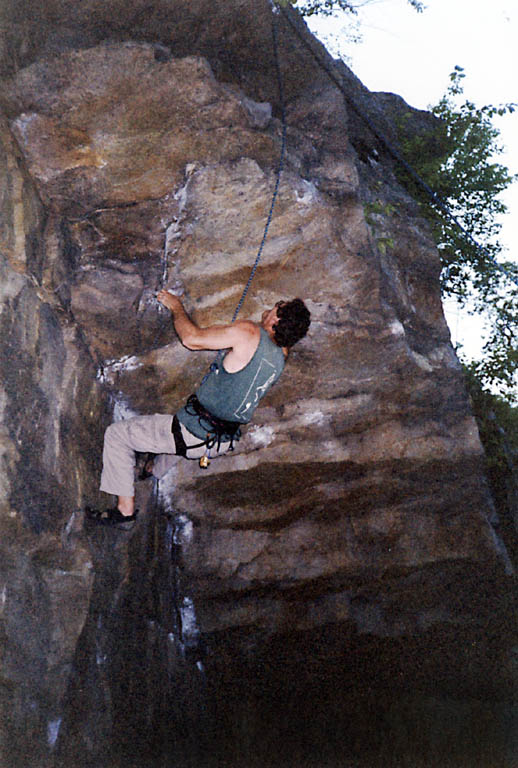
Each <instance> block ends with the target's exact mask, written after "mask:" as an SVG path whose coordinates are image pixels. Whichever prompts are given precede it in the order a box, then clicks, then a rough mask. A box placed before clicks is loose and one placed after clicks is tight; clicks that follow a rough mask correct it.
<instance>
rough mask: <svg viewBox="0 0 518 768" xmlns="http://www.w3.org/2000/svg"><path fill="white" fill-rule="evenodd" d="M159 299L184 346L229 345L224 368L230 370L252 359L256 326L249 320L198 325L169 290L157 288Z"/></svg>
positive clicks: (256, 343) (196, 347)
mask: <svg viewBox="0 0 518 768" xmlns="http://www.w3.org/2000/svg"><path fill="white" fill-rule="evenodd" d="M158 300H159V301H160V302H161V303H162V304H163V305H164V307H167V308H168V309H170V310H171V313H172V315H173V323H174V328H175V331H176V333H177V334H178V337H179V339H180V341H181V342H182V344H183V345H184V346H185V347H187V349H192V350H201V349H214V350H216V349H228V350H230V351H229V352H228V354H227V355H226V356H225V368H226V369H227V370H228V371H230V372H232V371H236V370H239V369H240V368H242V367H244V366H245V365H246V364H247V363H248V362H249V360H251V358H252V356H253V354H254V352H255V350H256V348H257V345H258V343H259V338H260V331H259V327H258V326H257V325H256V324H255V323H252V322H250V321H249V320H242V321H238V322H236V323H233V324H232V325H211V326H209V327H208V328H200V327H199V326H197V325H196V323H193V321H192V320H191V319H190V317H189V316H188V314H187V313H186V311H185V309H184V307H183V304H182V302H181V301H180V299H179V298H178V297H177V296H173V295H172V294H170V293H169V292H168V291H160V293H159V294H158Z"/></svg>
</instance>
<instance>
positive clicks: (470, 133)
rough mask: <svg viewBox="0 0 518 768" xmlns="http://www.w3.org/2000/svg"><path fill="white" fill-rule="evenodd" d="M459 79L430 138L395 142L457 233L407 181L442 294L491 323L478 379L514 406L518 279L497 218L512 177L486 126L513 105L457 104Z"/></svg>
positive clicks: (453, 78) (493, 131) (456, 75)
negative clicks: (432, 243) (437, 258)
mask: <svg viewBox="0 0 518 768" xmlns="http://www.w3.org/2000/svg"><path fill="white" fill-rule="evenodd" d="M464 77H465V75H464V71H463V69H462V67H455V69H454V71H453V72H452V73H451V75H450V86H449V88H448V90H447V93H446V95H445V96H444V97H443V98H442V99H441V100H440V101H439V103H438V104H437V105H436V106H435V107H433V108H432V112H433V114H434V115H436V117H438V118H439V120H440V121H441V122H440V123H438V126H437V128H436V130H435V131H434V134H433V136H430V135H428V136H417V137H412V138H411V139H408V138H407V139H406V140H405V139H403V140H402V141H401V148H402V151H403V154H404V156H405V159H406V160H407V162H409V164H410V165H411V166H412V167H413V168H414V169H415V170H416V171H417V173H418V174H419V175H420V176H421V178H422V179H423V180H424V181H425V182H426V183H427V184H428V186H429V187H431V189H432V190H433V191H434V192H435V193H436V195H437V197H438V198H439V200H441V201H442V202H443V203H444V204H445V205H446V206H447V208H448V209H449V210H450V211H451V213H452V214H453V215H454V216H455V218H456V220H457V222H459V223H460V225H461V227H462V229H460V228H459V227H458V226H457V225H456V224H455V223H454V222H453V221H452V220H451V219H450V218H448V217H446V216H445V215H444V212H443V210H442V207H441V205H440V203H438V202H435V203H434V202H433V201H431V200H430V197H429V196H428V195H426V193H425V192H424V191H423V190H422V189H421V188H420V187H419V186H418V185H416V183H415V182H414V181H412V180H409V179H408V178H406V179H405V184H406V185H407V187H408V188H409V190H410V191H411V193H412V194H413V195H414V197H416V199H418V200H419V201H420V202H421V203H422V212H423V215H425V216H426V217H427V218H428V219H429V220H430V222H431V224H432V229H433V231H434V234H435V237H436V241H437V244H438V248H439V252H440V255H441V259H442V263H443V267H444V269H443V272H442V287H443V291H444V293H445V294H446V295H450V296H452V295H453V296H455V297H456V298H457V299H458V300H459V301H460V303H461V304H463V303H466V302H467V301H468V300H469V302H470V304H471V306H472V307H473V308H474V310H475V311H476V312H483V313H485V314H487V315H489V318H490V323H491V332H490V335H489V338H488V340H487V343H486V344H485V347H484V353H483V360H482V361H480V362H479V363H478V364H477V365H478V375H479V376H480V377H481V380H482V381H483V382H485V383H486V384H491V385H494V386H497V387H499V391H500V393H501V394H502V395H505V396H507V397H508V398H511V399H512V398H513V397H514V395H513V392H512V389H513V384H515V383H516V382H515V380H514V377H515V372H516V368H517V362H518V349H517V347H516V339H517V338H518V336H517V333H518V308H517V299H518V286H517V285H516V283H515V282H514V281H513V278H514V279H518V272H517V268H516V265H514V264H512V263H509V262H503V261H500V260H499V258H498V257H499V256H500V254H501V253H502V245H501V243H500V242H499V240H498V235H499V231H500V229H501V224H500V223H499V221H498V217H499V216H500V215H501V214H503V213H505V212H506V210H507V209H506V206H505V204H504V203H503V202H502V200H501V199H500V197H499V196H500V194H501V193H502V192H503V191H504V190H505V189H506V188H507V187H508V186H509V185H510V184H511V183H512V182H513V181H515V180H516V178H517V177H513V176H512V175H511V174H510V173H509V171H508V169H507V168H506V167H505V166H504V165H502V164H500V163H498V162H495V161H494V158H495V157H496V156H498V155H499V154H501V152H502V147H501V146H500V145H499V143H498V139H499V135H500V134H499V131H498V129H497V128H496V127H495V126H494V125H493V122H492V120H493V118H495V117H496V116H503V115H506V114H508V113H512V112H513V111H514V110H515V108H516V105H515V104H504V105H501V106H494V105H487V106H483V107H477V106H476V105H475V104H473V102H471V101H464V102H462V103H460V104H459V103H458V101H459V97H460V96H462V94H463V85H462V80H463V78H464ZM402 127H403V128H404V126H402ZM430 147H432V150H433V151H430Z"/></svg>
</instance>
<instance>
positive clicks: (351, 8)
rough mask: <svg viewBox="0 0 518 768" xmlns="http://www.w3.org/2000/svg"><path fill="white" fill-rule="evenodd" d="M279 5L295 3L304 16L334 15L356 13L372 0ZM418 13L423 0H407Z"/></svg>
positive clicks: (280, 1) (289, 0)
mask: <svg viewBox="0 0 518 768" xmlns="http://www.w3.org/2000/svg"><path fill="white" fill-rule="evenodd" d="M276 2H277V3H278V4H279V5H293V6H295V7H296V8H297V9H298V10H299V11H300V13H301V14H302V15H303V16H314V15H319V16H332V15H333V14H335V13H336V12H337V11H348V12H349V13H356V12H357V9H358V8H360V7H361V6H363V5H367V4H368V3H369V2H372V0H276ZM407 2H408V3H409V4H410V5H411V6H412V7H413V8H415V10H416V11H417V12H418V13H422V11H423V10H424V8H425V5H424V3H422V2H421V0H407Z"/></svg>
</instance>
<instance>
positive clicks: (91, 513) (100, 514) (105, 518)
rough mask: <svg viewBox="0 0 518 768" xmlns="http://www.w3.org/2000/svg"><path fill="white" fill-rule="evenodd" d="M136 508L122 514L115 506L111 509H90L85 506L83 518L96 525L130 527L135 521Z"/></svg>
mask: <svg viewBox="0 0 518 768" xmlns="http://www.w3.org/2000/svg"><path fill="white" fill-rule="evenodd" d="M137 515H138V510H135V512H134V513H133V514H132V515H123V514H122V512H120V511H119V510H118V509H117V508H116V507H114V508H113V509H92V508H91V507H86V509H85V518H86V519H87V520H89V521H90V522H92V523H96V524H97V525H111V526H115V527H117V528H131V527H132V526H133V524H134V523H135V521H136V519H137Z"/></svg>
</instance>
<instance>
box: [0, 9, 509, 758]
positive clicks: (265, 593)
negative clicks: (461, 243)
mask: <svg viewBox="0 0 518 768" xmlns="http://www.w3.org/2000/svg"><path fill="white" fill-rule="evenodd" d="M2 13H3V14H4V20H3V24H4V33H3V42H4V48H3V52H4V53H3V56H4V57H3V59H2V62H3V63H2V68H3V72H4V74H5V78H4V83H3V86H2V91H1V105H2V110H3V117H2V123H1V128H2V145H1V150H0V152H1V154H0V163H1V164H2V179H3V181H2V188H1V209H2V214H3V215H2V223H1V231H0V235H1V242H0V246H1V248H0V270H1V277H2V279H1V283H0V286H1V287H0V295H1V297H2V309H1V315H0V324H1V336H0V361H1V362H0V365H1V366H2V387H3V389H2V391H1V395H0V404H1V408H2V423H1V429H2V448H1V451H2V453H1V457H2V472H1V476H0V483H1V487H2V506H1V508H0V509H1V518H0V525H1V530H2V534H3V535H2V537H1V542H2V543H1V544H0V546H1V548H2V553H1V554H2V558H1V559H2V565H1V568H0V575H1V579H2V586H1V595H2V601H1V604H0V605H1V625H0V631H1V633H2V637H3V639H4V643H3V648H4V651H3V658H2V670H3V671H2V688H1V691H0V706H1V707H2V712H3V715H4V716H3V718H2V723H4V724H5V730H6V733H5V742H6V744H8V745H9V754H10V757H9V759H10V760H11V762H12V764H13V765H15V766H17V765H20V764H28V763H29V762H31V764H34V765H41V766H42V768H43V766H46V765H51V764H52V763H53V761H54V759H56V760H57V763H59V764H60V768H68V766H69V765H71V764H72V761H73V760H74V757H73V756H74V755H75V754H76V753H78V752H79V753H81V754H82V755H83V757H84V760H85V761H86V762H85V764H88V765H90V764H91V765H96V766H98V765H99V763H100V762H101V763H103V762H104V763H105V764H106V766H107V765H108V762H109V760H111V756H112V757H113V759H114V760H115V764H116V760H117V759H118V758H117V754H116V751H115V753H113V750H114V744H115V741H114V740H116V739H119V738H120V737H121V735H122V733H121V732H122V731H124V728H122V729H121V728H120V718H118V714H119V713H120V712H121V711H122V712H123V713H124V717H123V722H124V723H127V724H128V728H129V729H130V730H131V733H132V735H133V734H134V735H135V738H136V740H137V741H139V740H140V749H142V750H144V752H145V748H149V749H150V750H151V752H152V751H153V749H157V750H158V752H157V755H158V756H157V755H155V757H156V760H159V759H162V756H163V745H164V744H166V746H167V749H168V750H170V749H173V746H174V745H176V746H174V749H177V753H176V754H177V755H178V760H180V759H184V758H185V760H186V761H187V760H188V759H190V758H189V756H188V755H187V753H185V754H184V752H182V750H184V747H185V745H186V744H187V745H188V744H190V743H191V742H190V740H189V738H187V739H185V741H182V739H181V738H180V736H178V737H176V736H174V734H179V733H185V732H186V731H187V730H189V729H190V728H192V727H193V723H195V722H197V721H200V722H203V718H201V714H200V713H201V712H202V710H203V706H202V705H203V703H204V702H205V704H207V699H204V698H203V693H202V691H203V685H202V683H203V684H204V685H207V686H208V690H210V691H211V693H212V697H209V698H210V700H211V701H214V697H215V696H217V693H218V690H219V691H220V693H221V692H223V693H224V694H225V695H227V694H228V696H229V700H231V701H232V702H233V704H232V706H235V707H236V709H238V708H239V701H238V700H239V695H240V694H238V693H237V692H239V691H241V692H242V691H243V690H245V689H246V685H244V683H243V680H246V678H247V676H250V675H251V677H252V679H257V680H260V679H262V671H264V670H265V668H266V667H267V666H268V664H271V667H268V671H267V674H266V673H265V679H266V678H267V680H268V683H267V684H266V683H265V686H266V687H265V690H270V691H271V690H274V689H275V688H276V686H277V688H278V689H279V691H281V692H283V691H284V692H285V691H286V690H287V686H289V685H291V684H292V683H293V681H294V680H295V679H297V670H298V669H300V668H301V667H305V666H306V665H307V667H308V670H309V671H308V675H307V680H310V678H311V676H312V674H314V675H315V677H316V678H318V675H319V674H321V673H322V670H323V669H324V667H323V666H321V667H319V665H321V664H322V665H325V659H326V656H329V657H330V658H333V660H334V661H335V662H336V663H335V668H338V669H340V670H343V669H345V668H346V666H347V664H346V660H347V658H348V654H350V653H351V652H352V651H351V649H352V648H353V647H354V648H355V649H358V650H357V653H358V654H361V652H362V648H363V653H364V659H370V660H371V661H372V660H373V659H376V658H378V657H379V653H378V651H379V647H380V646H376V645H374V646H373V645H372V638H375V639H376V642H380V643H382V642H385V643H386V646H383V647H384V648H388V647H389V646H390V647H391V648H392V647H393V646H391V645H390V643H391V642H394V643H397V642H399V639H400V638H402V637H406V638H412V642H416V643H417V642H420V641H421V639H423V638H424V640H423V642H425V641H426V638H432V637H433V636H434V633H437V632H440V631H444V632H445V633H446V634H448V633H450V634H453V635H455V634H456V633H457V632H458V628H459V626H460V627H463V628H464V629H466V628H470V627H473V626H479V624H480V621H481V619H480V617H481V616H484V617H486V616H487V615H489V613H490V612H491V611H493V613H494V616H495V617H498V618H495V619H494V623H493V625H492V626H493V627H494V631H495V632H498V631H499V628H500V629H501V624H499V622H500V621H504V620H505V618H504V619H502V617H505V616H506V615H507V614H506V612H505V611H506V610H507V608H508V606H507V605H506V602H505V601H506V599H507V597H506V596H507V591H506V590H507V589H508V587H509V581H508V579H509V578H510V575H509V574H510V567H509V565H510V564H509V561H508V559H507V557H506V553H505V551H504V550H503V548H502V547H501V545H500V543H499V540H498V536H497V534H496V532H495V525H496V523H497V520H496V518H495V515H494V511H493V507H492V503H491V499H490V497H489V494H488V490H487V485H486V482H485V478H484V475H483V457H482V452H481V446H480V442H479V439H478V434H477V430H476V425H475V422H474V420H473V417H472V415H471V413H470V408H469V402H468V399H467V396H466V393H465V389H464V385H463V381H462V375H461V370H460V366H459V363H458V361H457V359H456V357H455V355H454V352H453V350H452V347H451V344H450V339H449V333H448V329H447V327H446V323H445V320H444V317H443V314H442V307H441V300H440V293H439V285H438V276H439V269H440V267H439V261H438V256H437V253H436V250H435V248H434V245H433V243H432V241H431V239H430V236H429V233H428V231H427V229H426V226H425V225H424V223H423V222H422V221H421V220H420V219H419V216H418V211H417V208H416V206H415V204H414V203H413V201H412V200H411V199H410V198H409V197H408V196H407V195H406V193H405V192H404V190H403V189H402V188H401V187H400V186H399V185H398V184H397V182H396V180H395V176H394V173H393V168H392V164H391V160H390V158H388V157H387V156H386V155H385V154H384V153H383V148H382V147H380V146H379V144H378V142H377V140H376V139H375V138H374V137H372V136H371V135H370V134H369V133H368V131H367V130H366V129H365V126H364V125H363V124H362V123H361V122H360V121H359V120H358V118H357V117H356V116H355V114H354V113H351V112H350V110H349V109H348V108H347V105H346V104H345V103H344V100H343V98H342V96H341V95H340V94H339V92H337V91H336V89H335V88H334V87H333V86H332V85H330V84H329V82H328V81H327V80H326V79H325V77H324V76H323V75H322V73H321V71H319V70H318V68H316V66H315V64H314V62H311V60H310V59H309V57H308V54H307V51H305V50H304V49H303V48H301V47H300V45H299V44H298V43H297V41H296V38H294V37H293V35H292V32H291V31H290V28H289V27H288V26H286V24H285V23H284V22H283V21H282V19H279V35H280V43H281V68H282V71H283V74H284V79H285V87H286V100H287V104H286V107H287V120H288V157H287V162H286V166H285V170H284V172H283V175H282V179H281V184H280V189H279V196H278V200H277V204H276V208H275V215H274V218H273V221H272V225H271V228H270V232H269V237H268V240H267V243H266V247H265V250H264V255H263V258H262V261H261V264H260V267H259V269H258V272H257V275H256V277H255V281H254V283H253V289H252V291H251V293H250V295H249V297H248V298H247V301H246V304H245V306H244V309H243V316H244V315H245V314H246V315H248V316H251V317H252V318H254V319H258V318H259V317H260V313H261V311H262V309H263V308H264V307H265V306H270V305H271V304H273V303H274V302H275V301H277V300H278V299H280V298H283V297H286V296H294V295H300V296H302V297H303V298H304V299H306V301H307V303H308V306H309V307H310V309H311V312H312V318H313V323H312V327H311V330H310V333H309V335H308V337H307V338H306V339H305V340H303V341H302V342H301V343H300V344H299V345H297V346H296V347H295V348H294V350H293V352H292V353H291V354H290V358H289V361H288V365H287V369H286V373H285V375H284V376H283V378H282V379H281V381H280V383H279V384H278V385H277V386H276V387H275V389H274V390H273V391H272V392H271V394H270V395H269V397H268V399H267V400H266V401H265V402H264V405H262V407H261V408H260V409H259V410H258V412H257V417H256V419H255V420H254V424H253V425H252V426H250V428H249V429H248V430H247V431H246V434H245V436H244V438H243V440H242V441H241V443H240V445H239V448H238V450H237V451H236V452H235V453H234V454H232V455H229V456H227V457H225V458H222V459H220V460H218V461H215V462H213V463H212V464H211V466H210V468H209V469H208V470H207V471H206V472H204V473H202V472H200V470H198V469H197V466H196V465H195V464H194V463H191V462H185V461H183V462H180V461H179V462H178V463H177V465H176V466H175V468H174V469H173V470H172V471H171V473H170V474H169V475H168V476H167V477H166V478H165V479H164V480H163V481H162V482H161V484H160V487H159V488H158V490H157V489H155V491H154V494H155V495H154V496H153V495H152V496H151V499H149V493H150V488H147V487H141V488H140V489H139V491H138V493H139V498H140V497H141V503H142V508H143V509H144V508H146V512H145V514H143V515H142V517H143V518H144V519H143V520H142V521H141V522H139V524H138V526H137V529H136V531H134V532H133V533H130V534H126V533H125V534H121V535H119V533H118V532H116V531H110V532H105V531H94V530H88V529H87V530H84V529H83V519H82V514H81V511H80V510H81V509H82V508H83V507H84V505H85V503H95V502H96V500H97V491H96V486H97V476H98V470H99V465H100V452H101V440H102V433H103V428H104V426H105V425H106V423H107V422H108V421H109V419H111V418H121V417H122V418H124V417H127V416H128V415H131V413H137V412H138V413H152V412H174V411H175V409H177V408H178V407H179V406H180V405H181V403H182V402H183V400H184V399H185V397H186V396H187V395H188V394H189V393H190V392H191V391H192V390H193V388H194V387H195V385H196V383H197V381H199V379H200V376H201V375H202V374H203V372H204V371H205V369H206V367H207V365H208V364H209V362H210V360H211V357H212V356H211V355H210V354H205V353H200V354H197V355H194V354H193V353H190V352H188V351H187V350H186V349H184V348H183V347H182V346H181V345H180V344H179V342H178V340H177V339H176V338H175V336H174V333H173V332H172V329H171V326H170V322H169V319H168V316H167V313H164V312H163V311H162V310H160V308H159V307H158V306H157V303H156V301H155V298H154V296H155V293H156V290H157V288H159V287H160V286H161V285H174V286H175V287H176V288H181V289H183V292H184V293H183V295H184V299H185V303H186V306H187V308H188V310H189V311H190V312H191V313H192V315H193V317H194V319H195V320H196V321H197V322H199V323H201V324H207V323H216V322H228V320H229V318H230V317H231V316H232V312H233V310H234V307H235V305H236V303H237V301H238V299H239V296H240V294H241V291H242V288H243V285H244V283H245V282H246V279H247V277H248V272H249V268H250V265H251V263H252V262H253V260H254V258H255V254H256V251H257V247H258V244H259V242H260V240H261V237H262V234H263V228H264V224H265V219H266V214H267V212H268V208H269V205H270V200H271V194H272V190H273V187H274V183H275V168H276V165H277V162H278V158H279V152H280V144H281V125H280V122H279V120H278V117H276V115H278V114H279V105H278V101H277V95H276V83H275V73H274V63H273V60H272V56H271V39H270V22H271V15H270V10H269V5H268V4H267V3H257V2H249V1H248V0H247V1H246V2H237V0H236V1H235V2H231V3H226V4H224V5H221V4H220V5H218V7H217V8H213V7H212V6H211V7H210V9H208V8H207V7H206V4H205V3H203V2H199V3H192V2H190V3H186V2H185V3H184V2H175V3H161V2H159V0H157V2H155V3H153V4H152V7H151V8H150V7H149V5H146V7H144V6H143V5H141V4H140V3H138V2H132V3H130V4H129V5H128V4H126V3H125V4H124V6H121V5H120V4H119V3H117V2H115V0H113V1H110V2H103V3H100V2H97V0H96V1H95V2H94V0H91V2H87V3H81V4H80V6H73V7H72V6H70V7H69V5H68V4H67V3H58V2H53V1H51V2H46V3H39V2H38V3H33V4H32V5H31V12H30V13H29V8H28V6H27V7H25V6H24V4H23V3H22V4H21V5H20V4H18V5H14V4H10V3H4V6H3V10H2ZM42 21H43V22H44V23H45V24H47V27H46V32H50V34H45V35H43V34H41V33H40V32H39V31H38V29H37V23H40V24H41V23H42ZM297 23H298V22H297ZM222 30H223V34H222ZM6 52H7V53H6ZM342 76H343V77H344V82H345V83H346V84H347V87H348V88H349V89H350V92H351V95H353V96H354V98H355V99H356V100H357V101H358V100H359V102H360V103H361V104H362V107H363V108H365V109H367V108H368V109H370V110H371V112H374V113H375V114H376V115H377V119H378V120H379V121H380V123H381V124H382V127H383V129H384V130H387V131H389V132H392V133H394V132H395V128H394V124H393V122H391V120H392V119H393V114H394V111H395V112H396V113H397V111H398V109H403V110H404V111H405V112H407V111H408V110H409V108H408V107H407V106H406V105H404V104H400V102H399V101H398V100H397V99H392V100H390V98H389V97H384V98H376V97H375V96H373V95H371V94H369V93H368V92H367V91H366V90H365V89H364V88H363V87H362V86H361V84H360V83H359V82H358V81H357V80H356V78H354V76H353V75H352V73H350V72H348V71H347V70H345V68H344V69H343V70H342ZM414 118H415V125H416V126H418V129H419V130H422V129H423V126H426V125H427V123H428V121H429V118H428V117H427V116H426V115H424V114H422V113H414ZM416 130H417V128H416ZM157 511H161V512H162V513H164V515H163V516H160V515H159V516H157ZM94 579H95V582H94ZM452 594H455V595H456V599H455V600H452ZM488 595H489V596H490V597H488ZM484 621H485V619H484ZM477 622H478V623H477ZM464 629H463V631H464ZM466 631H468V630H467V629H466ZM474 631H475V630H474ZM448 636H449V635H448ZM506 642H507V641H506ZM288 648H289V649H290V654H291V656H290V659H289V662H288V661H287V660H286V655H287V653H288V652H287V650H286V649H288ZM355 652H356V651H355ZM139 654H140V656H139ZM266 660H267V661H266ZM285 662H286V663H285ZM141 663H142V664H145V674H144V673H143V672H142V669H141V666H139V665H140V664H141ZM368 664H369V662H368V661H366V662H365V669H366V668H367V667H368ZM287 669H289V670H290V671H289V673H288V672H286V670H287ZM326 669H327V668H326ZM203 670H204V671H205V673H206V677H205V678H203V675H202V674H201V673H202V671H203ZM280 670H284V671H280ZM378 671H379V672H380V674H382V670H381V667H380V668H379V669H378ZM284 674H286V678H285V679H284V678H283V675H284ZM204 680H205V682H203V681H204ZM304 680H305V681H306V682H307V680H306V677H304ZM257 685H258V686H259V687H257V686H256V687H253V690H251V691H250V701H252V700H253V701H255V702H257V701H259V699H260V698H261V696H262V695H263V694H261V692H260V685H259V683H258V684H257ZM300 690H301V691H303V690H304V687H303V685H302V683H301V688H300ZM301 695H304V694H303V693H302V694H301ZM280 700H281V701H282V696H281V698H280ZM13 702H14V703H13ZM232 706H230V705H229V707H228V709H225V708H223V709H222V711H224V713H225V717H227V718H228V722H233V713H234V714H235V711H236V710H232ZM254 706H255V704H254ZM258 706H259V705H258ZM245 709H246V708H245ZM204 711H205V712H207V711H208V710H207V708H206V707H205V710H204ZM247 711H248V710H247ZM168 716H170V717H171V721H172V733H173V736H174V737H173V736H171V733H168V734H166V733H165V731H164V730H161V726H160V723H162V722H163V720H164V718H165V719H166V720H167V718H168ZM200 718H201V720H200ZM240 722H241V721H240ZM235 727H236V728H237V726H235ZM243 728H244V726H243ZM230 732H232V733H234V731H232V729H230V731H229V733H230ZM153 734H155V737H156V736H157V734H158V735H159V736H160V738H157V740H156V743H155V744H154V745H151V746H150V745H149V741H150V739H152V738H153V737H152V735H153ZM219 734H220V735H221V731H219ZM194 736H195V739H194V741H196V738H197V737H198V736H199V733H198V734H196V733H194ZM254 738H255V737H254ZM160 739H162V740H163V744H162V745H160V744H159V743H158V742H159V741H160ZM175 739H176V741H175ZM146 744H147V745H148V746H147V747H145V745H146ZM142 745H144V746H142ZM172 745H173V746H172ZM121 749H122V746H121ZM185 749H187V747H185ZM56 750H57V751H56ZM173 751H174V750H173ZM150 754H151V753H150ZM167 754H169V752H168V753H167ZM110 755H111V756H110ZM6 759H7V758H6ZM153 759H155V758H153ZM164 759H166V758H164ZM236 759H237V758H236ZM150 760H151V757H150ZM57 763H56V764H57ZM156 764H157V765H158V764H159V763H156ZM166 764H167V762H166ZM186 764H188V762H187V763H186ZM244 764H245V763H243V768H244ZM236 765H237V763H236ZM247 768H248V765H247Z"/></svg>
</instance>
